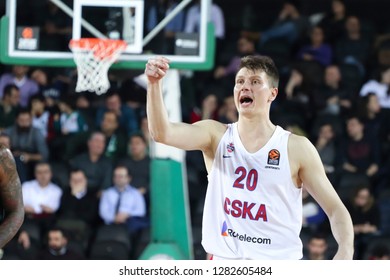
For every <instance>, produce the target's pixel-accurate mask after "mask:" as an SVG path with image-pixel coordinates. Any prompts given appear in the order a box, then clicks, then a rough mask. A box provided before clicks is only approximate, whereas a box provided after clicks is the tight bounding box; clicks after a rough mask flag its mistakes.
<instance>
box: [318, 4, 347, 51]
mask: <svg viewBox="0 0 390 280" xmlns="http://www.w3.org/2000/svg"><path fill="white" fill-rule="evenodd" d="M331 2H332V3H331V11H330V12H329V13H327V14H326V15H325V17H324V18H323V19H322V20H321V22H320V23H319V25H320V26H321V27H322V28H323V29H324V31H325V36H326V38H327V39H328V40H329V42H330V43H331V44H332V45H333V44H334V43H335V42H336V41H338V40H339V39H340V38H341V37H342V36H343V35H344V28H345V21H346V18H347V7H346V5H345V1H344V0H332V1H331Z"/></svg>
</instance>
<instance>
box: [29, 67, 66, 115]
mask: <svg viewBox="0 0 390 280" xmlns="http://www.w3.org/2000/svg"><path fill="white" fill-rule="evenodd" d="M31 79H33V80H34V81H36V82H37V84H38V86H39V92H40V93H41V94H42V95H43V96H44V97H45V99H46V105H47V107H53V106H54V105H55V104H56V103H57V101H58V100H59V99H60V98H61V96H62V95H63V94H64V92H65V91H66V89H67V86H68V84H69V83H70V80H69V78H67V77H66V76H65V75H61V74H59V75H57V76H55V77H54V78H50V77H49V74H48V72H47V71H46V70H44V69H42V68H36V69H35V70H33V71H32V72H31Z"/></svg>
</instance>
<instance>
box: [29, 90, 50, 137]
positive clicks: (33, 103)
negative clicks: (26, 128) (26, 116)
mask: <svg viewBox="0 0 390 280" xmlns="http://www.w3.org/2000/svg"><path fill="white" fill-rule="evenodd" d="M29 108H30V111H31V116H32V126H33V127H35V128H37V129H39V131H40V132H41V134H42V136H43V137H44V138H45V139H47V136H48V132H49V122H50V112H49V111H47V110H46V107H45V97H44V96H43V95H42V94H40V93H39V94H35V95H33V96H31V98H30V101H29Z"/></svg>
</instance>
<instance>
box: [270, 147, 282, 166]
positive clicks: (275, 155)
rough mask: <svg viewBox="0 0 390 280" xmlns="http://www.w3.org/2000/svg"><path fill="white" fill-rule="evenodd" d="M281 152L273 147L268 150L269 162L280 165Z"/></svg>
mask: <svg viewBox="0 0 390 280" xmlns="http://www.w3.org/2000/svg"><path fill="white" fill-rule="evenodd" d="M279 161H280V152H279V151H278V150H276V149H272V150H270V151H269V152H268V164H270V165H279Z"/></svg>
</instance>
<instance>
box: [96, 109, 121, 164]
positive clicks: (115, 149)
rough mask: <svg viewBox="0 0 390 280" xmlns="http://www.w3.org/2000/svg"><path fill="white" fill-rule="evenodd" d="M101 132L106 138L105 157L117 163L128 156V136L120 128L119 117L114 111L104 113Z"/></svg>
mask: <svg viewBox="0 0 390 280" xmlns="http://www.w3.org/2000/svg"><path fill="white" fill-rule="evenodd" d="M100 131H101V132H102V133H103V134H104V135H105V137H106V148H105V153H104V154H105V155H106V156H107V157H109V158H110V159H112V161H113V162H116V161H117V160H118V159H119V158H120V157H122V156H123V155H125V154H126V146H127V134H126V133H124V132H123V130H121V129H120V127H119V120H118V116H117V115H116V114H115V112H113V111H106V112H104V115H103V119H102V122H101V124H100Z"/></svg>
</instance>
